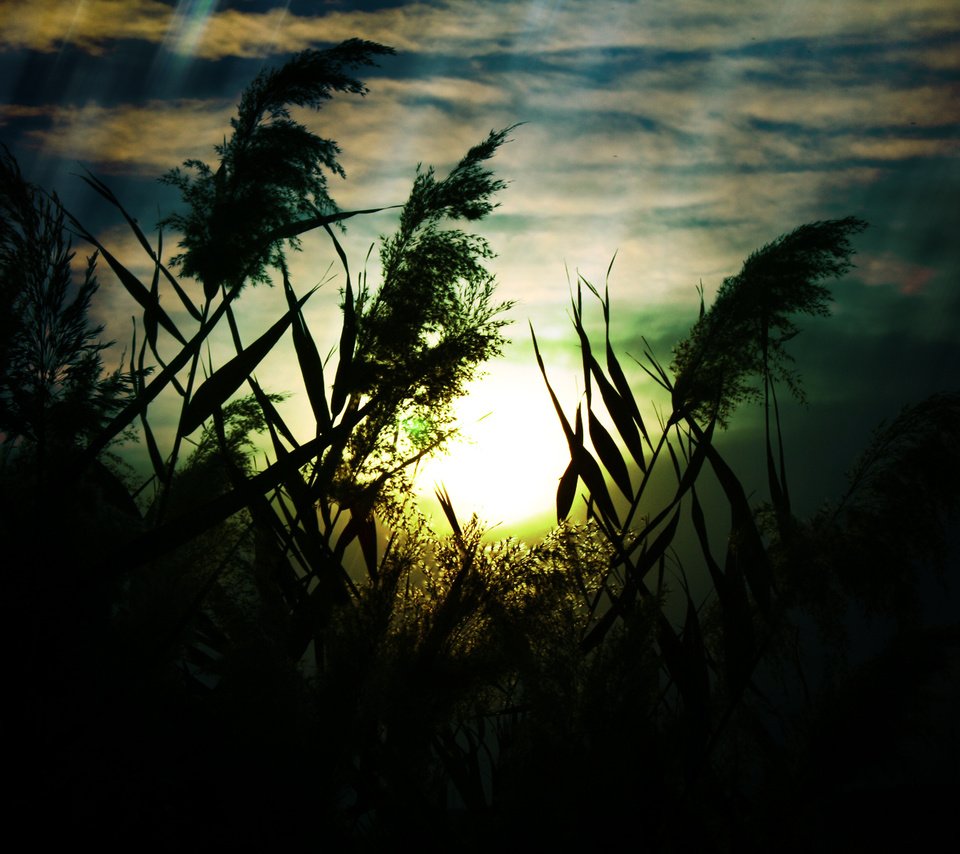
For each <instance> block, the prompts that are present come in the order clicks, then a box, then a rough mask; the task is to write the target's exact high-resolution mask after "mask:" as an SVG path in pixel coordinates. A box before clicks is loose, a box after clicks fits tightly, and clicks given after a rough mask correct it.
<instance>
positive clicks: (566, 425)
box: [530, 323, 583, 447]
mask: <svg viewBox="0 0 960 854" xmlns="http://www.w3.org/2000/svg"><path fill="white" fill-rule="evenodd" d="M530 336H531V338H532V339H533V352H534V354H535V355H536V357H537V364H538V365H539V366H540V373H541V374H542V375H543V381H544V383H545V384H546V386H547V391H548V392H549V393H550V400H551V401H552V402H553V409H554V411H555V412H556V413H557V418H559V419H560V426H561V427H562V428H563V435H564V436H566V438H567V443H568V444H569V445H570V446H571V447H572V446H573V445H575V444H578V445H582V444H583V427H582V424H581V425H580V427H579V431H578V432H579V439H578V438H577V435H576V434H575V433H574V431H573V429H572V428H571V427H570V422H569V421H568V420H567V416H566V415H564V414H563V407H561V406H560V401H559V400H558V399H557V395H556V393H555V392H554V390H553V386H551V385H550V380H549V379H547V369H546V366H545V365H544V364H543V356H541V354H540V347H539V346H538V344H537V336H536V333H534V331H533V324H532V323H531V324H530ZM579 417H580V410H579V409H578V410H577V418H578V423H579Z"/></svg>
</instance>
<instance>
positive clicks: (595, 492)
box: [570, 445, 620, 529]
mask: <svg viewBox="0 0 960 854" xmlns="http://www.w3.org/2000/svg"><path fill="white" fill-rule="evenodd" d="M570 450H571V458H572V462H573V464H574V466H575V467H576V471H577V475H578V476H579V477H580V479H581V480H582V481H583V484H584V486H586V488H587V490H588V491H589V493H590V499H591V500H592V501H594V502H596V505H597V507H598V509H599V511H600V513H602V514H603V519H604V521H605V522H606V523H607V526H608V527H611V528H614V529H616V528H619V527H620V518H619V516H618V515H617V511H616V508H615V507H614V505H613V499H612V498H611V497H610V490H608V489H607V482H606V480H604V477H603V471H602V469H601V468H600V465H599V464H598V463H597V461H596V459H594V457H593V454H591V453H590V452H589V451H588V450H587V449H586V448H584V447H583V446H582V445H579V446H573V447H571V449H570Z"/></svg>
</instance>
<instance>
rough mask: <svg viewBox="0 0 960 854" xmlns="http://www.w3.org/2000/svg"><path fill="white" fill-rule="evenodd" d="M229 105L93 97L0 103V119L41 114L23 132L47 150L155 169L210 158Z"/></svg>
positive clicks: (141, 170) (106, 165)
mask: <svg viewBox="0 0 960 854" xmlns="http://www.w3.org/2000/svg"><path fill="white" fill-rule="evenodd" d="M233 111H234V106H233V104H232V103H229V104H226V103H223V102H210V101H196V100H176V101H150V102H147V103H145V104H138V105H127V104H121V105H118V106H111V107H107V106H103V105H101V104H97V103H96V102H90V103H87V104H84V105H82V106H73V105H69V104H50V105H46V106H40V107H21V106H17V105H0V123H7V122H10V121H11V120H14V119H22V118H30V119H33V120H37V119H41V120H43V122H42V123H41V124H40V125H39V126H33V127H31V129H30V130H28V131H27V132H26V134H25V135H26V137H27V139H28V140H30V141H31V142H32V144H33V145H34V146H36V147H37V148H38V149H40V150H41V151H42V152H43V153H44V154H46V155H50V156H57V157H62V158H65V159H69V160H80V161H82V162H87V163H91V164H96V165H97V166H98V168H100V169H102V170H105V171H108V172H113V173H128V174H146V175H154V174H157V173H158V170H159V171H161V172H165V171H166V170H167V169H170V168H172V167H173V166H176V165H178V164H179V163H181V162H182V161H183V160H185V159H187V158H189V157H200V158H204V159H209V156H210V152H211V149H212V147H213V146H214V145H215V144H216V143H217V142H220V141H221V140H222V139H223V135H224V131H225V129H226V128H229V121H230V116H231V114H232V113H233ZM36 124H37V123H36V121H34V122H33V125H36Z"/></svg>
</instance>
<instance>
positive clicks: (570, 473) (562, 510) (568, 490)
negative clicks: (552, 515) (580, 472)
mask: <svg viewBox="0 0 960 854" xmlns="http://www.w3.org/2000/svg"><path fill="white" fill-rule="evenodd" d="M578 479H579V478H578V477H577V468H576V466H575V465H574V464H573V462H572V461H571V462H570V463H569V464H568V465H567V468H566V471H564V473H563V475H562V476H561V478H560V484H559V485H558V486H557V524H560V523H561V522H562V521H563V520H564V519H566V518H567V516H568V515H570V510H571V508H572V507H573V499H574V498H575V497H576V495H577V481H578Z"/></svg>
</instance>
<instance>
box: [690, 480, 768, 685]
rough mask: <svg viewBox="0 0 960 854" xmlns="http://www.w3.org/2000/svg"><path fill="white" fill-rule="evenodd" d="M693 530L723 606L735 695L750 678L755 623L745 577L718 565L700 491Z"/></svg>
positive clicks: (727, 661) (726, 661)
mask: <svg viewBox="0 0 960 854" xmlns="http://www.w3.org/2000/svg"><path fill="white" fill-rule="evenodd" d="M690 494H691V499H692V504H691V515H692V518H693V526H694V529H695V530H696V532H697V538H698V539H699V541H700V549H701V551H702V553H703V556H704V560H705V562H706V564H707V568H708V569H709V570H710V577H711V579H712V580H713V586H714V589H715V590H716V592H717V599H718V600H719V602H720V612H721V620H722V623H723V648H724V659H723V664H724V671H725V673H726V676H727V681H728V682H729V683H730V685H731V686H732V688H733V690H734V691H737V690H740V689H741V688H742V687H743V686H744V685H745V684H746V681H747V680H748V679H749V677H750V671H751V669H752V667H753V657H754V652H755V649H756V643H755V639H754V634H753V619H752V616H751V614H750V603H749V600H748V599H747V589H746V587H744V584H743V576H742V575H740V574H739V573H738V572H733V573H730V574H725V573H724V572H723V571H722V570H721V569H720V566H719V565H718V564H717V562H716V560H715V559H714V557H713V553H712V551H711V549H710V544H709V542H708V538H707V527H706V520H705V517H704V513H703V508H702V506H701V504H700V501H699V499H698V497H697V490H696V489H695V488H694V489H691V490H690Z"/></svg>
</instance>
